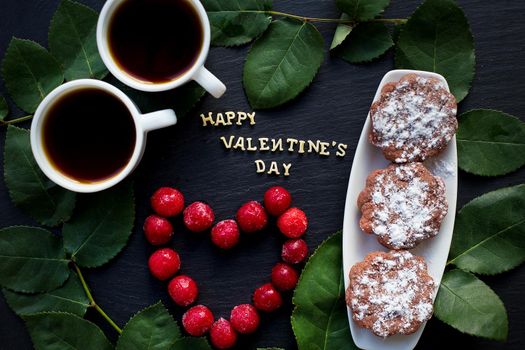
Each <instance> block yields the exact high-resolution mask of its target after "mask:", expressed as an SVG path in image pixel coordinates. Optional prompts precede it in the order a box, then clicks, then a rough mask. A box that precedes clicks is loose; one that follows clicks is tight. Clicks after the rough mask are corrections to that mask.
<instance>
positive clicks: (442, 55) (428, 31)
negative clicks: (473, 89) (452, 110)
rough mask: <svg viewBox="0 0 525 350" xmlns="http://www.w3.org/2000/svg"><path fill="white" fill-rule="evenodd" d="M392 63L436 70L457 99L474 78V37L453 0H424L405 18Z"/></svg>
mask: <svg viewBox="0 0 525 350" xmlns="http://www.w3.org/2000/svg"><path fill="white" fill-rule="evenodd" d="M396 67H397V68H406V69H418V70H425V71H431V72H436V73H439V74H441V75H443V76H444V77H445V78H446V79H447V81H448V84H449V85H450V90H451V91H452V93H453V94H454V96H456V99H457V100H458V102H459V101H461V100H462V99H463V98H465V96H467V94H468V91H469V88H470V84H471V83H472V79H473V78H474V67H475V58H474V40H473V38H472V33H471V32H470V27H469V24H468V21H467V18H466V17H465V14H464V13H463V11H462V10H461V8H459V7H458V5H457V4H456V3H455V2H454V1H453V0H426V1H425V2H424V3H423V4H422V5H421V6H420V7H419V8H418V9H417V10H416V11H415V12H414V13H413V14H412V16H411V17H410V18H409V19H408V21H407V23H406V24H405V25H404V27H403V29H402V30H401V33H400V35H399V41H398V43H397V45H396Z"/></svg>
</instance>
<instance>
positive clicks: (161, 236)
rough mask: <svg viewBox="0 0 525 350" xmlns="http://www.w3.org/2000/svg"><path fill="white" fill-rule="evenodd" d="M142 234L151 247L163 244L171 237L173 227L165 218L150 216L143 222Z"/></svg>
mask: <svg viewBox="0 0 525 350" xmlns="http://www.w3.org/2000/svg"><path fill="white" fill-rule="evenodd" d="M144 234H145V235H146V239H147V240H148V242H150V243H151V244H153V245H161V244H165V243H167V242H168V241H169V240H170V238H171V236H172V235H173V226H171V223H170V222H169V221H168V220H167V219H165V218H162V217H160V216H157V215H150V216H148V217H147V218H146V221H144Z"/></svg>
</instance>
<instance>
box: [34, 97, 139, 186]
mask: <svg viewBox="0 0 525 350" xmlns="http://www.w3.org/2000/svg"><path fill="white" fill-rule="evenodd" d="M42 137H43V145H44V151H45V153H46V155H47V158H48V159H49V160H50V161H51V163H52V164H53V166H54V167H55V168H56V169H57V170H58V171H60V172H61V173H63V174H64V175H66V176H67V177H69V178H72V179H74V180H76V181H79V182H82V183H93V182H97V181H102V180H105V179H108V178H110V177H112V176H114V175H116V174H117V173H119V172H120V171H121V170H122V169H123V168H124V167H125V166H126V164H127V163H128V162H129V160H130V158H131V155H132V154H133V151H134V148H135V138H136V134H135V123H134V121H133V117H132V116H131V113H130V111H129V110H128V108H127V107H126V105H125V104H124V103H123V102H122V101H120V100H119V99H118V98H116V97H115V96H113V95H112V94H110V93H108V92H105V91H103V90H99V89H95V88H84V89H80V90H75V91H72V92H70V93H67V94H65V95H63V96H62V97H60V98H59V99H58V100H57V101H55V102H54V104H53V105H51V107H50V109H49V111H48V112H47V117H46V119H45V120H44V125H43V134H42Z"/></svg>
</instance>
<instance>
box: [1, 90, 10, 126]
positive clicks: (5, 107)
mask: <svg viewBox="0 0 525 350" xmlns="http://www.w3.org/2000/svg"><path fill="white" fill-rule="evenodd" d="M8 114H9V106H8V105H7V102H6V100H5V98H4V96H0V121H3V120H4V119H5V117H7V115H8Z"/></svg>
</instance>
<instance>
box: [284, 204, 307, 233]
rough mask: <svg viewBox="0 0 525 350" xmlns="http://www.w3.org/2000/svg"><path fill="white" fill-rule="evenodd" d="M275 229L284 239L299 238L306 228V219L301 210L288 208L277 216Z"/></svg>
mask: <svg viewBox="0 0 525 350" xmlns="http://www.w3.org/2000/svg"><path fill="white" fill-rule="evenodd" d="M277 227H279V230H280V231H281V232H282V234H283V235H285V236H286V237H288V238H299V237H301V236H302V235H303V234H304V233H305V232H306V229H307V228H308V219H307V218H306V214H305V213H304V211H302V210H301V209H298V208H290V209H288V210H287V211H285V212H284V214H282V215H281V216H279V219H277Z"/></svg>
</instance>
